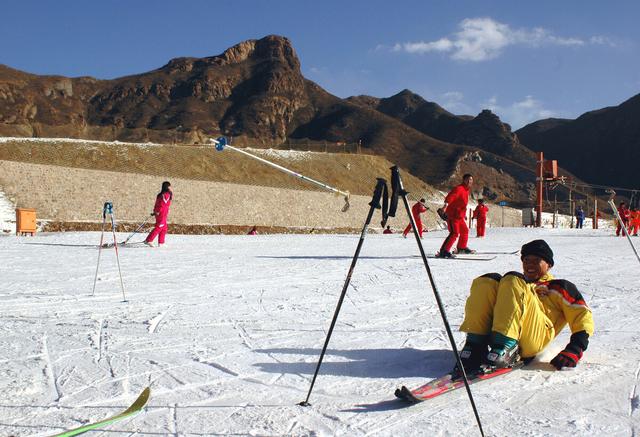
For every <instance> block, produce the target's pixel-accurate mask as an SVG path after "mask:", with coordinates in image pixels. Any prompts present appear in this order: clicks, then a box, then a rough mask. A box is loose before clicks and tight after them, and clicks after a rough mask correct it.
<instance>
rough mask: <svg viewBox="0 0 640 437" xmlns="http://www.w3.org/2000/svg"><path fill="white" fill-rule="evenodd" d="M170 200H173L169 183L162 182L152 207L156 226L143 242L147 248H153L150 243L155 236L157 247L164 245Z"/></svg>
mask: <svg viewBox="0 0 640 437" xmlns="http://www.w3.org/2000/svg"><path fill="white" fill-rule="evenodd" d="M171 199H173V191H172V190H171V183H170V182H169V181H164V182H163V183H162V190H161V191H160V192H159V193H158V195H157V196H156V204H155V206H154V207H153V213H152V215H154V216H156V225H155V226H154V228H153V230H152V231H151V232H149V235H147V238H146V239H145V240H144V242H145V244H146V245H147V246H153V244H152V243H153V240H154V239H155V238H156V236H157V237H158V246H160V245H162V244H164V238H165V236H166V235H167V216H168V215H169V207H170V206H171Z"/></svg>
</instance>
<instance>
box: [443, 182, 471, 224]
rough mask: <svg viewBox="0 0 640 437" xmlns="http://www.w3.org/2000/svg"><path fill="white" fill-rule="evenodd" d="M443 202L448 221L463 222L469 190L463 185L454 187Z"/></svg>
mask: <svg viewBox="0 0 640 437" xmlns="http://www.w3.org/2000/svg"><path fill="white" fill-rule="evenodd" d="M444 201H445V203H447V209H446V210H445V213H446V214H447V217H448V218H449V219H452V220H453V219H457V220H464V218H465V217H466V215H467V204H468V203H469V188H467V187H465V186H464V184H460V185H457V186H455V187H454V188H453V190H451V191H450V192H449V194H447V197H445V198H444Z"/></svg>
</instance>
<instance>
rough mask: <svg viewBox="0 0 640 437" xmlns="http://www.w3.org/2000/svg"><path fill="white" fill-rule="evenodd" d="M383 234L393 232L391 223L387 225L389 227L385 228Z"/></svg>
mask: <svg viewBox="0 0 640 437" xmlns="http://www.w3.org/2000/svg"><path fill="white" fill-rule="evenodd" d="M382 233H383V234H393V231H392V230H391V225H387V227H386V228H385V230H384V231H382Z"/></svg>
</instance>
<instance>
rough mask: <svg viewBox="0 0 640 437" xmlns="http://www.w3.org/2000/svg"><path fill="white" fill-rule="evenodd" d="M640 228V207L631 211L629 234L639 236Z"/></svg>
mask: <svg viewBox="0 0 640 437" xmlns="http://www.w3.org/2000/svg"><path fill="white" fill-rule="evenodd" d="M638 230H640V209H635V210H632V211H631V219H630V220H629V235H633V236H634V237H637V236H638Z"/></svg>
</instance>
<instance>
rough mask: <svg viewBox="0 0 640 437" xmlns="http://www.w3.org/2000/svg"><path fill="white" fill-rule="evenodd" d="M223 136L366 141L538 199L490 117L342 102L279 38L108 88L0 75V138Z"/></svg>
mask: <svg viewBox="0 0 640 437" xmlns="http://www.w3.org/2000/svg"><path fill="white" fill-rule="evenodd" d="M220 134H223V135H227V136H232V137H233V138H234V144H239V145H248V144H251V145H254V146H255V145H260V144H262V145H273V144H278V143H280V142H283V141H284V140H285V139H287V138H293V139H304V138H306V139H310V140H322V141H331V142H358V141H361V142H362V144H363V147H364V148H366V149H369V150H370V151H372V152H374V153H376V154H380V155H383V156H385V157H387V158H388V159H389V160H390V161H392V162H395V163H397V164H399V165H400V166H402V167H404V168H406V169H407V170H409V171H410V172H412V173H413V174H414V175H416V176H418V177H420V178H422V179H423V180H425V181H427V182H429V183H431V184H434V185H442V186H443V187H449V186H451V184H452V183H454V182H457V181H458V180H459V178H460V176H461V174H462V173H464V172H472V173H474V174H475V175H476V179H477V182H478V191H480V192H482V195H484V196H485V197H489V198H490V199H494V200H495V199H498V198H499V199H501V200H502V199H506V200H510V201H512V202H516V203H527V202H529V200H530V199H531V198H532V197H533V191H532V190H533V183H532V182H533V173H532V172H530V171H528V169H527V168H528V167H530V166H531V163H532V161H531V157H532V154H531V153H530V152H529V151H528V150H526V149H525V148H523V147H521V145H520V144H519V143H518V140H517V137H516V136H515V135H514V134H513V133H512V132H511V129H510V127H509V126H508V125H506V124H504V123H502V122H501V121H500V120H499V118H498V117H497V116H495V115H494V114H492V113H491V112H489V111H483V112H481V113H480V114H478V115H477V116H476V117H469V116H456V115H453V114H450V113H449V112H447V111H445V110H444V109H443V108H441V107H440V106H438V105H437V104H435V103H430V102H427V101H425V100H424V99H422V98H421V97H420V96H418V95H416V94H413V93H411V92H410V91H406V90H405V91H403V92H401V93H399V94H397V95H395V96H392V97H389V98H386V99H377V98H374V97H367V96H360V97H353V98H349V99H340V98H338V97H336V96H333V95H331V94H329V93H328V92H326V91H325V90H323V89H322V88H321V87H319V86H318V85H317V84H315V83H313V82H312V81H309V80H307V79H305V78H304V77H303V75H302V73H301V70H300V62H299V59H298V57H297V56H296V53H295V50H294V48H293V46H292V45H291V43H290V41H289V40H288V39H286V38H283V37H280V36H273V35H272V36H267V37H265V38H262V39H260V40H249V41H245V42H242V43H240V44H237V45H236V46H234V47H231V48H229V49H227V50H226V51H225V52H224V53H222V54H220V55H218V56H212V57H207V58H177V59H173V60H171V61H169V62H168V63H167V64H166V65H164V66H162V67H160V68H158V69H157V70H153V71H149V72H146V73H142V74H137V75H132V76H127V77H122V78H117V79H113V80H98V79H94V78H90V77H79V78H66V77H61V76H38V75H33V74H29V73H25V72H21V71H18V70H14V69H12V68H10V67H7V66H0V135H5V136H36V137H71V138H86V139H100V140H120V141H156V142H189V143H193V142H205V141H207V139H208V138H210V137H211V136H216V135H220ZM505 158H506V159H505Z"/></svg>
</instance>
